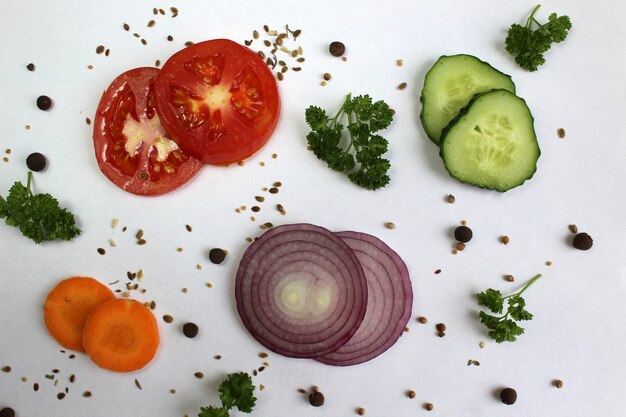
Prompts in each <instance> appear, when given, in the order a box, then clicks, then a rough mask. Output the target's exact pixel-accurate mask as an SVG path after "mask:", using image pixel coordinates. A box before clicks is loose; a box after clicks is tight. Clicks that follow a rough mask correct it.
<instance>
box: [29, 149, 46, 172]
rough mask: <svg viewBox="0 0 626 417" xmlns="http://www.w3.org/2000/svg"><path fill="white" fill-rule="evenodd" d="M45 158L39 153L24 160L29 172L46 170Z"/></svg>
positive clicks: (34, 153) (32, 154)
mask: <svg viewBox="0 0 626 417" xmlns="http://www.w3.org/2000/svg"><path fill="white" fill-rule="evenodd" d="M46 165H47V161H46V157H45V156H43V155H42V154H40V153H39V152H33V153H31V154H30V155H28V157H27V158H26V166H27V167H28V169H30V170H31V171H35V172H39V171H43V170H44V169H46Z"/></svg>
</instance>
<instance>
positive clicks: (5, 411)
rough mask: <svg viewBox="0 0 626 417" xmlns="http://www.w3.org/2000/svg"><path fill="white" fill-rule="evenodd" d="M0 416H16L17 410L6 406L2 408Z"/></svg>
mask: <svg viewBox="0 0 626 417" xmlns="http://www.w3.org/2000/svg"><path fill="white" fill-rule="evenodd" d="M0 417H15V411H14V410H13V409H12V408H11V407H4V408H3V409H2V410H0Z"/></svg>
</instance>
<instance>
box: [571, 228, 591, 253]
mask: <svg viewBox="0 0 626 417" xmlns="http://www.w3.org/2000/svg"><path fill="white" fill-rule="evenodd" d="M572 243H573V245H574V247H575V248H576V249H580V250H589V249H591V247H592V246H593V239H592V238H591V236H589V235H588V234H587V233H584V232H583V233H578V234H577V235H576V236H574V241H573V242H572Z"/></svg>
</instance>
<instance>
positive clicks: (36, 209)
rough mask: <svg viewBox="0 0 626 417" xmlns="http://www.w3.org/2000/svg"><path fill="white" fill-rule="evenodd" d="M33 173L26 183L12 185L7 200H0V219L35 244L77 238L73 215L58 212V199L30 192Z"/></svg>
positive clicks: (61, 209)
mask: <svg viewBox="0 0 626 417" xmlns="http://www.w3.org/2000/svg"><path fill="white" fill-rule="evenodd" d="M31 181H32V172H29V173H28V183H27V186H24V185H23V184H22V183H20V182H16V183H15V184H13V186H12V187H11V189H10V190H9V195H8V196H7V198H6V200H5V199H4V198H2V197H0V219H5V220H4V221H5V223H6V224H7V225H9V226H14V227H17V228H19V229H20V232H22V234H23V235H24V236H26V237H27V238H29V239H31V240H33V241H34V242H35V243H41V242H44V241H51V240H57V239H62V240H71V239H73V238H74V237H76V236H78V235H79V234H80V230H79V229H78V228H77V227H76V221H75V219H74V215H73V214H72V213H70V212H69V211H68V210H67V209H65V208H61V206H60V205H59V202H58V200H57V199H55V198H54V197H52V196H51V195H50V194H33V193H32V192H31V190H30V184H31Z"/></svg>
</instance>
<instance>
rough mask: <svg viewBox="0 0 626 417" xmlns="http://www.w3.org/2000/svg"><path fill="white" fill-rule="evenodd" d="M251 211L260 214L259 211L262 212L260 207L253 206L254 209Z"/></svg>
mask: <svg viewBox="0 0 626 417" xmlns="http://www.w3.org/2000/svg"><path fill="white" fill-rule="evenodd" d="M250 210H252V211H253V212H255V213H258V212H259V211H261V207H259V206H252V208H251V209H250Z"/></svg>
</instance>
